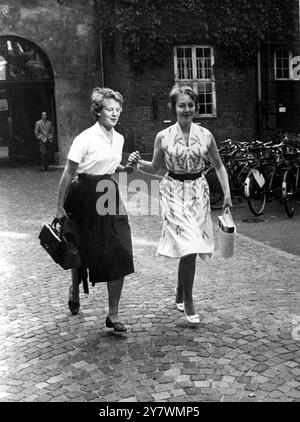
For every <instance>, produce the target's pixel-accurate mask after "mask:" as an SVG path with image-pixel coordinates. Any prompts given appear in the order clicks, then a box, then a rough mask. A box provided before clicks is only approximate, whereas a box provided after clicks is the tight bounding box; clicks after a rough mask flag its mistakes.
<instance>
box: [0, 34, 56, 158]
mask: <svg viewBox="0 0 300 422" xmlns="http://www.w3.org/2000/svg"><path fill="white" fill-rule="evenodd" d="M43 111H45V112H47V115H48V118H49V120H51V121H52V123H53V124H54V127H55V128H56V112H55V95H54V77H53V70H52V66H51V63H50V61H49V59H48V57H47V56H46V54H45V53H44V52H43V51H42V50H41V49H40V48H39V47H38V46H37V45H36V44H34V43H32V42H31V41H28V40H26V39H24V38H20V37H16V36H1V37H0V147H1V149H2V151H3V150H5V148H6V150H7V154H8V157H9V160H10V161H12V162H22V163H29V164H33V163H35V162H37V161H38V160H39V147H38V142H37V140H36V139H35V137H34V126H35V122H36V121H37V120H39V119H40V118H41V113H42V112H43ZM57 151H58V146H57V138H56V136H55V139H54V143H53V153H55V152H57ZM2 155H3V152H2Z"/></svg>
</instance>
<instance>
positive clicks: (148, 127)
mask: <svg viewBox="0 0 300 422" xmlns="http://www.w3.org/2000/svg"><path fill="white" fill-rule="evenodd" d="M216 62H217V57H216ZM215 77H216V99H217V117H216V118H205V119H197V120H195V122H201V124H202V125H203V126H205V127H207V128H208V129H209V130H211V131H212V133H213V134H214V136H215V138H216V140H217V142H219V141H221V140H224V139H226V138H232V139H236V140H247V139H248V140H250V139H255V138H256V136H257V108H256V99H257V85H256V64H255V63H253V66H247V67H232V68H229V67H226V68H223V67H220V66H216V69H215ZM104 80H105V85H106V86H108V87H110V88H112V89H116V90H118V91H120V92H121V93H122V94H123V95H124V99H125V103H124V109H123V113H122V116H121V119H120V122H119V125H118V130H119V131H120V132H121V133H122V134H123V135H124V136H125V140H126V142H125V146H124V150H125V151H131V150H133V149H139V150H140V151H141V152H151V151H152V150H153V142H154V139H155V134H156V133H157V132H158V131H159V130H161V129H163V128H165V127H167V126H168V125H170V123H167V122H165V121H166V120H172V122H173V121H174V118H173V117H172V116H171V113H170V111H169V106H168V104H169V97H168V95H169V91H170V89H171V88H172V86H173V84H174V65H173V55H172V51H171V52H170V56H169V57H168V59H167V61H166V64H165V65H164V66H163V67H160V68H151V66H148V67H147V68H146V69H145V70H144V72H143V73H142V74H134V73H133V71H132V70H131V69H130V66H129V64H128V61H127V60H126V59H125V58H124V55H123V54H122V48H121V46H120V45H115V47H114V49H113V50H110V51H109V50H108V49H106V48H105V46H104ZM153 96H155V97H156V98H157V105H158V118H157V120H155V119H154V117H155V116H153V107H152V103H153Z"/></svg>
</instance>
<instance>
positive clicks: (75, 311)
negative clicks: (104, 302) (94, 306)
mask: <svg viewBox="0 0 300 422" xmlns="http://www.w3.org/2000/svg"><path fill="white" fill-rule="evenodd" d="M68 305H69V309H70V311H71V312H72V315H77V314H78V311H79V308H80V303H79V302H74V301H73V300H69V302H68Z"/></svg>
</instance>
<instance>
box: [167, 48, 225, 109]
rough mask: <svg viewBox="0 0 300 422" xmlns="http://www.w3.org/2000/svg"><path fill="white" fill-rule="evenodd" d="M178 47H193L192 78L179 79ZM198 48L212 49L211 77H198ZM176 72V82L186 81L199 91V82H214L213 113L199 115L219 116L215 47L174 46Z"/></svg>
mask: <svg viewBox="0 0 300 422" xmlns="http://www.w3.org/2000/svg"><path fill="white" fill-rule="evenodd" d="M178 48H183V49H185V48H190V49H192V73H193V77H192V78H185V79H179V74H178V58H177V49H178ZM197 48H208V49H210V58H211V78H201V79H199V78H197V59H196V49H197ZM173 57H174V73H175V84H176V85H184V84H185V83H186V84H188V85H191V84H192V86H193V88H194V90H195V91H196V92H198V83H199V82H210V83H211V84H212V108H213V110H212V113H210V114H197V117H217V106H216V82H215V76H214V68H213V66H214V63H215V57H214V48H213V47H211V46H210V45H177V46H175V47H174V53H173Z"/></svg>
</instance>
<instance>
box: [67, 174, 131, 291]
mask: <svg viewBox="0 0 300 422" xmlns="http://www.w3.org/2000/svg"><path fill="white" fill-rule="evenodd" d="M101 181H104V184H107V183H108V184H111V185H110V186H111V187H112V189H102V188H103V186H99V185H98V183H99V182H101ZM97 185H98V187H97ZM97 190H100V191H99V192H97ZM103 195H105V197H104V196H103ZM108 195H109V198H108ZM102 196H103V198H102V199H101V197H102ZM107 198H108V199H107ZM109 200H111V201H110V204H108V201H109ZM109 205H115V209H110V212H109V213H107V214H105V215H101V214H104V212H103V210H105V209H107V206H109ZM64 207H65V210H66V212H67V214H68V215H69V216H70V217H71V218H72V219H74V220H75V222H76V223H77V225H78V231H79V233H78V234H79V244H78V247H79V250H80V255H81V260H82V267H81V268H80V269H79V271H78V273H79V282H80V281H83V282H84V284H86V285H87V283H85V282H86V280H87V279H89V281H90V282H91V283H92V284H93V285H94V284H95V283H99V282H107V281H112V280H117V279H119V278H121V277H124V276H126V275H128V274H131V273H133V272H134V264H133V255H132V241H131V230H130V226H129V223H128V216H127V215H126V211H125V207H124V205H123V204H122V202H121V200H120V194H119V187H118V184H117V182H116V181H114V180H112V179H111V177H110V176H108V175H106V176H90V175H87V174H79V175H78V177H77V178H75V179H74V180H73V181H72V183H71V186H70V189H69V192H68V194H67V197H66V200H65V204H64ZM113 208H114V207H113ZM85 291H86V288H85Z"/></svg>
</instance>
